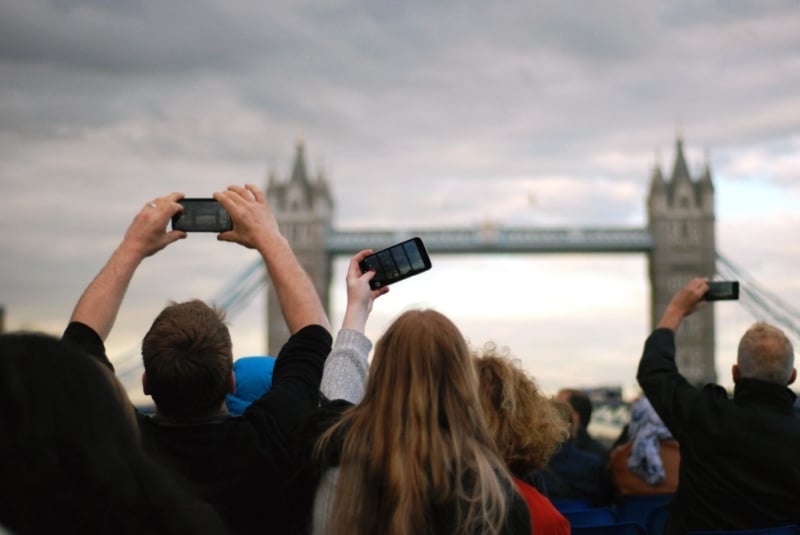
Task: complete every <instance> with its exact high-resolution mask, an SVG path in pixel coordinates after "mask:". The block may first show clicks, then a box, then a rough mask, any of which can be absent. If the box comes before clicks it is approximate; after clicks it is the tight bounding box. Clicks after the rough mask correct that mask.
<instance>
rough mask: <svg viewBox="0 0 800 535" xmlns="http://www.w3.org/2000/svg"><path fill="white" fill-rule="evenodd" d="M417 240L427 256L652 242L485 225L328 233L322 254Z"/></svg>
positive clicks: (616, 247) (610, 249)
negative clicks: (415, 238) (423, 244)
mask: <svg viewBox="0 0 800 535" xmlns="http://www.w3.org/2000/svg"><path fill="white" fill-rule="evenodd" d="M414 236H419V237H420V238H422V241H423V242H425V247H426V248H427V249H428V252H430V253H437V254H442V253H448V254H470V253H476V254H477V253H650V252H651V251H652V249H653V239H652V237H651V236H650V233H649V232H648V231H647V229H644V228H634V227H608V228H602V227H601V228H598V227H591V228H583V227H576V228H561V227H553V228H532V227H526V228H513V227H509V228H504V227H499V226H495V225H483V226H480V227H475V228H454V229H450V230H442V229H436V230H425V229H416V230H414V229H406V230H386V231H384V230H376V231H342V230H332V231H331V232H330V234H328V236H327V240H326V244H325V249H326V251H327V252H328V253H330V254H333V255H352V254H354V253H356V252H358V251H360V250H361V249H365V248H368V247H369V248H372V249H373V250H378V249H383V248H385V247H389V246H390V245H394V244H395V243H399V242H401V241H403V240H406V239H408V238H411V237H414Z"/></svg>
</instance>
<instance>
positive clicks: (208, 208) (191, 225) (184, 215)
mask: <svg viewBox="0 0 800 535" xmlns="http://www.w3.org/2000/svg"><path fill="white" fill-rule="evenodd" d="M178 203H179V204H181V205H183V212H178V213H177V214H175V215H174V216H173V217H172V229H173V230H183V231H185V232H224V231H226V230H231V229H232V228H233V223H232V222H231V216H230V214H228V211H227V210H225V208H223V207H222V205H221V204H220V203H219V202H218V201H216V200H214V199H181V200H179V201H178Z"/></svg>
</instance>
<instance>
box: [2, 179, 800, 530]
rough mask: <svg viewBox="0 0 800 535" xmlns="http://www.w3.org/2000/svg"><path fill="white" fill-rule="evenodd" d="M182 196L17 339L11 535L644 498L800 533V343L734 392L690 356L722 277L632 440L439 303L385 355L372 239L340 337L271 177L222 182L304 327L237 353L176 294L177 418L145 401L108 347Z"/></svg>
mask: <svg viewBox="0 0 800 535" xmlns="http://www.w3.org/2000/svg"><path fill="white" fill-rule="evenodd" d="M182 198H183V195H182V194H181V193H172V194H169V195H165V196H163V197H159V198H157V199H153V200H152V201H150V202H147V203H145V204H144V206H143V207H142V208H141V209H140V210H139V212H138V213H137V214H136V215H135V217H134V218H133V220H132V222H131V223H130V225H129V227H128V229H127V231H126V232H125V234H124V236H123V237H122V240H121V241H120V243H119V244H118V245H117V247H116V248H115V249H114V250H113V252H112V253H111V255H110V257H109V259H108V261H107V262H106V264H105V265H104V266H103V267H102V268H101V269H100V271H99V273H97V275H96V276H95V277H94V279H93V280H92V281H91V283H90V284H89V285H88V287H87V288H86V289H85V291H84V292H83V294H82V295H81V296H80V298H79V300H78V302H77V303H76V305H75V307H74V309H73V312H72V316H71V317H70V318H69V321H65V329H64V332H63V334H62V336H61V337H58V338H57V337H53V336H51V335H47V334H43V333H34V332H12V333H6V334H3V335H0V533H8V534H13V535H24V534H44V533H47V534H50V533H82V534H110V533H114V534H140V533H143V534H162V533H163V534H171V533H191V534H215V535H216V534H237V535H238V534H242V535H245V534H272V533H280V534H283V533H286V534H332V535H344V534H347V535H359V534H361V535H372V534H376V533H380V534H396V535H406V534H431V535H433V534H456V533H458V534H461V533H471V534H489V535H492V534H545V535H549V534H554V535H555V534H558V535H563V534H569V533H570V532H571V529H572V527H573V526H576V525H577V524H575V521H574V520H573V518H574V517H572V516H571V513H570V512H569V511H568V509H567V506H566V504H567V503H575V502H576V501H579V502H581V503H583V504H584V507H585V508H586V509H594V510H600V509H603V508H614V507H616V506H618V505H619V504H620V503H621V502H622V501H623V500H624V499H625V498H627V497H631V496H659V497H663V498H664V504H665V505H664V507H663V509H664V513H665V516H664V518H665V521H664V524H661V525H660V527H659V528H658V533H661V532H663V533H668V534H671V535H672V534H685V533H689V532H692V531H699V530H737V529H752V528H766V527H774V526H784V525H789V524H797V525H800V455H799V454H798V452H800V418H798V417H797V415H796V414H795V413H794V411H793V407H794V404H795V401H796V396H795V394H794V392H793V391H792V390H791V389H790V387H789V385H791V384H792V383H793V382H794V380H795V378H796V374H797V373H796V369H795V367H794V350H793V347H792V344H791V342H790V340H789V339H788V338H787V337H786V335H785V334H784V333H783V332H782V331H781V330H780V329H778V328H777V327H775V326H773V325H770V324H767V323H764V322H756V323H755V324H753V325H752V326H751V327H750V328H749V329H747V331H746V332H745V333H744V334H743V335H742V338H741V340H740V341H739V346H738V351H737V354H736V356H735V359H734V362H733V364H732V367H731V374H732V378H733V381H734V383H735V389H734V391H733V393H732V395H731V394H729V393H728V392H727V391H726V390H725V389H724V388H723V387H721V386H719V385H715V384H708V385H705V386H702V387H698V386H696V385H692V384H690V383H689V382H688V381H687V380H686V378H685V377H684V376H683V375H682V374H681V372H680V370H679V369H678V367H677V365H676V353H677V352H679V351H680V348H679V347H676V341H675V340H676V332H678V331H679V329H680V328H681V324H682V323H683V322H684V319H685V318H687V317H689V316H691V314H693V313H694V312H695V311H696V310H698V309H700V308H703V307H705V306H707V305H708V303H707V302H706V301H705V300H704V295H705V293H706V291H707V290H708V279H707V278H705V277H704V276H703V274H696V276H694V277H692V278H689V279H688V280H687V281H685V285H684V286H683V287H682V288H681V289H680V290H678V291H677V292H676V293H675V295H674V296H673V298H672V300H671V301H670V303H669V304H668V305H667V307H666V309H665V310H664V312H663V315H662V317H661V319H660V320H659V322H658V324H657V325H656V326H655V328H654V329H653V331H652V333H651V334H650V335H649V336H648V337H647V339H646V340H645V341H644V345H643V352H642V354H641V355H640V356H639V357H640V358H639V365H638V372H637V380H638V382H639V385H640V387H641V396H640V397H639V398H638V399H636V400H635V401H634V402H633V403H632V404H631V412H630V419H629V421H628V423H627V425H626V426H625V429H624V430H623V431H622V433H621V434H620V436H619V437H618V438H617V439H616V441H614V443H613V444H611V445H610V447H609V446H608V445H607V444H602V443H601V442H599V441H598V440H596V438H595V437H592V436H591V434H590V433H589V424H590V422H591V418H592V411H593V406H592V402H591V399H590V398H589V397H588V396H587V394H586V392H584V391H583V390H581V389H580V388H566V386H572V385H565V388H564V389H562V390H560V391H559V392H558V393H557V395H555V396H552V397H551V396H548V395H545V394H544V393H543V392H542V391H541V390H540V389H539V388H538V385H537V383H536V380H535V378H534V376H532V375H531V374H530V373H529V372H528V371H525V370H523V369H522V368H521V366H520V364H519V361H517V360H516V358H515V357H514V356H513V354H512V353H511V352H510V351H508V350H505V349H501V348H502V347H503V346H502V345H501V344H502V341H488V342H487V343H485V344H484V345H483V346H482V347H479V348H475V347H470V346H469V345H468V344H467V342H466V337H465V333H462V332H461V331H460V330H459V328H458V326H457V325H456V324H455V323H454V322H453V321H452V320H451V319H450V318H448V317H447V316H445V315H444V314H442V313H440V312H437V311H436V310H433V309H409V310H407V311H405V312H404V313H402V314H400V315H399V316H398V317H397V318H395V320H394V321H393V322H392V323H391V324H390V325H389V326H388V328H387V329H386V330H385V332H383V334H382V335H381V336H380V338H379V339H378V340H377V341H375V343H374V346H373V342H372V341H371V340H370V339H368V338H367V337H366V336H365V327H366V324H367V322H368V319H369V316H370V313H371V311H372V308H373V305H374V304H375V302H376V301H377V300H378V299H379V298H380V297H381V296H382V295H384V294H385V293H387V292H388V291H389V288H390V287H389V286H384V287H381V288H378V289H373V288H371V286H370V280H371V279H372V278H373V277H374V275H375V273H374V271H365V272H362V269H361V267H360V266H361V262H362V260H363V259H364V258H365V257H367V256H368V255H369V254H371V253H372V251H371V250H370V249H364V250H362V251H360V252H359V253H357V254H355V255H354V256H353V257H352V258H351V259H350V263H349V266H348V270H347V274H346V280H345V281H344V282H345V285H346V292H347V304H346V309H345V311H344V316H343V320H342V324H341V326H338V330H337V331H335V332H333V331H332V329H331V326H330V324H329V320H328V318H327V315H326V311H325V309H324V308H323V305H322V303H321V300H320V298H319V296H318V294H317V292H316V290H315V288H314V285H313V283H312V281H311V279H310V278H309V276H308V274H307V273H306V271H305V270H304V268H303V267H302V265H301V263H300V261H299V260H298V258H297V256H296V255H295V253H294V251H293V250H292V248H291V246H290V244H289V242H288V241H287V239H286V238H285V237H284V236H283V235H282V234H281V231H280V228H279V226H278V223H277V221H276V220H275V217H274V215H273V213H272V211H271V209H270V207H269V205H268V203H267V201H266V199H265V197H264V194H263V192H262V191H261V190H260V189H258V188H257V187H255V186H252V185H246V186H230V187H229V188H227V189H226V190H225V191H221V192H217V193H215V194H214V198H215V199H216V200H217V201H218V202H219V203H220V204H221V205H222V206H223V207H224V208H225V209H226V210H227V212H228V213H229V214H230V218H231V221H232V229H231V230H226V231H223V232H221V233H220V234H219V235H218V239H219V240H220V241H226V242H232V243H235V244H238V245H240V246H243V247H246V248H249V249H253V250H254V252H255V253H257V254H259V255H260V257H261V258H262V259H263V262H264V266H265V269H266V272H267V274H268V276H269V278H270V282H271V285H272V287H273V288H274V289H275V293H276V296H277V299H278V301H279V303H280V310H281V312H282V315H283V319H284V320H285V322H286V325H287V326H288V328H289V332H290V336H289V338H288V339H287V340H286V341H285V343H284V344H283V346H282V348H281V349H280V351H279V353H278V354H277V355H276V356H274V357H273V356H249V357H247V358H238V359H235V358H234V355H233V349H232V347H233V345H232V340H231V336H230V332H229V329H228V326H227V325H226V322H225V317H224V314H223V313H222V312H221V311H219V310H217V309H216V308H215V307H214V306H213V304H207V303H205V302H203V301H200V300H196V299H195V300H189V301H185V302H170V303H169V304H168V305H167V306H166V307H165V308H163V310H161V312H160V313H159V314H158V315H157V316H156V317H155V319H154V320H153V322H152V324H151V326H150V328H149V330H148V331H147V332H146V333H145V334H144V336H143V339H142V345H141V353H142V360H143V364H144V374H143V376H142V388H143V390H144V393H145V394H147V395H148V396H150V397H151V398H152V400H153V404H154V411H152V413H145V412H144V411H139V410H136V408H135V407H134V405H133V404H132V403H131V401H130V400H129V399H128V397H127V394H126V392H125V391H124V389H123V388H122V386H121V384H120V382H119V381H118V379H117V378H116V377H115V375H114V368H113V365H112V363H111V361H110V359H109V358H108V356H107V354H106V348H105V341H106V339H107V337H108V336H109V334H110V333H111V331H112V328H113V325H114V322H115V319H116V316H117V313H118V311H119V310H120V308H121V306H122V303H123V301H124V297H125V295H126V293H127V290H128V287H129V285H130V283H131V281H132V280H133V277H134V274H135V272H136V271H137V269H138V268H139V266H140V265H141V264H142V262H143V261H144V260H145V259H146V258H148V257H150V256H152V255H154V254H156V253H157V252H159V251H161V250H162V249H164V248H165V247H168V246H171V245H172V244H173V243H175V242H178V241H179V240H182V239H184V238H186V237H187V233H186V232H184V231H181V230H175V229H169V226H168V224H169V222H170V220H171V219H172V217H173V216H174V215H176V214H178V213H179V212H181V210H182V206H181V204H180V203H179V201H180V200H181V199H182ZM391 288H392V290H393V291H397V292H402V283H401V284H398V285H396V286H392V287H391ZM688 323H689V325H687V326H684V327H683V328H684V329H692V325H691V321H689V322H688ZM515 350H516V351H518V352H520V351H529V350H530V348H516V349H515ZM565 358H568V356H565ZM631 358H636V357H635V356H631ZM577 379H580V381H582V382H586V383H590V382H591V370H586V375H585V376H584V377H580V378H576V386H577ZM643 524H644V522H643ZM651 525H652V524H651ZM642 528H643V529H648V526H646V525H643V526H642ZM649 529H650V535H657V533H656V530H655V529H654V528H652V527H650V528H649ZM641 533H645V531H642V532H641Z"/></svg>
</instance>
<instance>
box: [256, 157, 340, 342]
mask: <svg viewBox="0 0 800 535" xmlns="http://www.w3.org/2000/svg"><path fill="white" fill-rule="evenodd" d="M266 191H267V200H268V202H269V205H270V207H271V208H272V210H273V211H274V213H275V218H276V219H277V220H278V224H279V225H280V228H281V232H282V233H283V235H284V236H285V237H286V239H287V240H289V243H290V244H291V245H292V249H293V250H294V252H295V255H297V258H298V259H299V260H300V263H301V264H302V265H303V267H304V268H305V269H306V271H307V272H308V274H309V276H310V277H311V280H312V281H314V286H315V287H316V289H317V293H319V295H320V298H321V300H322V304H323V306H324V307H325V310H328V292H329V287H330V282H331V258H330V256H329V254H328V251H327V250H326V248H325V239H326V237H327V234H328V231H329V229H330V228H331V222H332V217H333V199H332V198H331V195H330V191H329V189H328V184H327V181H326V180H325V177H324V175H323V173H322V171H320V172H318V174H317V175H316V176H315V177H313V178H312V177H310V176H309V174H308V171H307V170H306V161H305V154H304V147H303V143H302V142H298V143H297V146H296V148H295V157H294V164H293V166H292V173H291V176H290V177H289V179H288V180H287V181H280V180H278V179H277V178H276V177H275V175H274V174H270V177H269V183H268V184H267V190H266ZM267 286H268V289H267V304H266V306H267V346H266V347H267V351H268V353H269V354H270V355H277V354H278V353H277V352H278V351H279V350H280V348H281V346H282V345H283V343H284V342H285V341H286V340H287V339H288V338H289V329H288V327H287V326H286V322H285V321H284V320H283V315H282V314H281V310H280V306H279V305H278V299H277V297H276V296H275V290H274V288H273V287H272V285H271V284H268V285H267Z"/></svg>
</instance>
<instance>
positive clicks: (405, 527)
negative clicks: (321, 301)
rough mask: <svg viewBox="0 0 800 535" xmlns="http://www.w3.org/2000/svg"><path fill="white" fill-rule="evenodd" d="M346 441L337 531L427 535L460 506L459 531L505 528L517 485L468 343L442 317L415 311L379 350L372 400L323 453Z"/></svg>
mask: <svg viewBox="0 0 800 535" xmlns="http://www.w3.org/2000/svg"><path fill="white" fill-rule="evenodd" d="M337 433H340V434H341V435H343V437H344V438H343V442H342V447H341V463H340V468H339V477H338V481H337V492H336V496H335V498H334V504H333V508H332V514H331V517H330V519H329V522H328V528H329V533H331V534H334V535H338V534H344V533H348V534H372V533H383V534H407V533H426V532H430V531H431V529H432V526H433V524H434V521H433V519H432V518H431V516H432V514H435V513H433V512H434V511H435V509H436V508H437V507H441V506H452V507H453V512H454V513H453V515H452V518H453V524H452V525H451V526H447V528H446V530H447V531H448V532H450V533H487V534H496V533H499V531H500V530H501V527H502V526H503V524H504V522H505V518H506V512H507V504H506V496H507V494H506V493H507V492H508V491H507V490H506V489H512V488H513V486H512V483H511V481H510V476H509V474H508V472H507V470H506V468H505V467H504V465H503V462H502V460H501V459H500V457H499V456H498V454H497V453H496V449H495V447H494V443H493V441H492V439H491V436H490V434H489V431H488V429H487V427H486V422H485V419H484V416H483V410H482V408H481V406H480V401H479V399H478V377H477V374H476V371H475V367H474V365H473V362H472V358H471V356H470V354H469V350H468V348H467V345H466V342H465V341H464V338H463V337H462V335H461V333H460V332H459V331H458V328H457V327H456V326H455V325H454V324H453V323H452V322H451V321H450V320H449V319H448V318H447V317H445V316H444V315H442V314H441V313H439V312H436V311H433V310H411V311H407V312H405V313H403V314H401V315H400V316H399V317H398V318H397V319H396V320H395V321H394V322H393V323H392V325H391V326H390V327H389V328H388V330H387V331H386V332H385V333H384V335H383V336H382V337H381V339H380V340H379V341H378V342H377V344H376V346H375V354H374V356H373V360H372V365H371V367H370V371H369V377H368V380H367V385H366V393H365V396H364V399H363V400H362V401H361V403H359V404H358V405H355V406H354V407H352V408H350V409H348V411H346V412H345V414H344V415H343V417H342V418H341V419H340V421H339V422H338V423H337V424H335V425H334V426H332V427H331V428H330V429H329V430H328V431H327V432H326V433H325V434H324V435H323V436H322V437H321V439H320V441H319V442H318V448H317V452H318V455H319V452H320V451H321V450H323V449H324V448H325V445H326V443H327V442H328V441H329V440H330V439H331V437H334V436H336V435H337ZM439 520H441V519H439Z"/></svg>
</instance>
